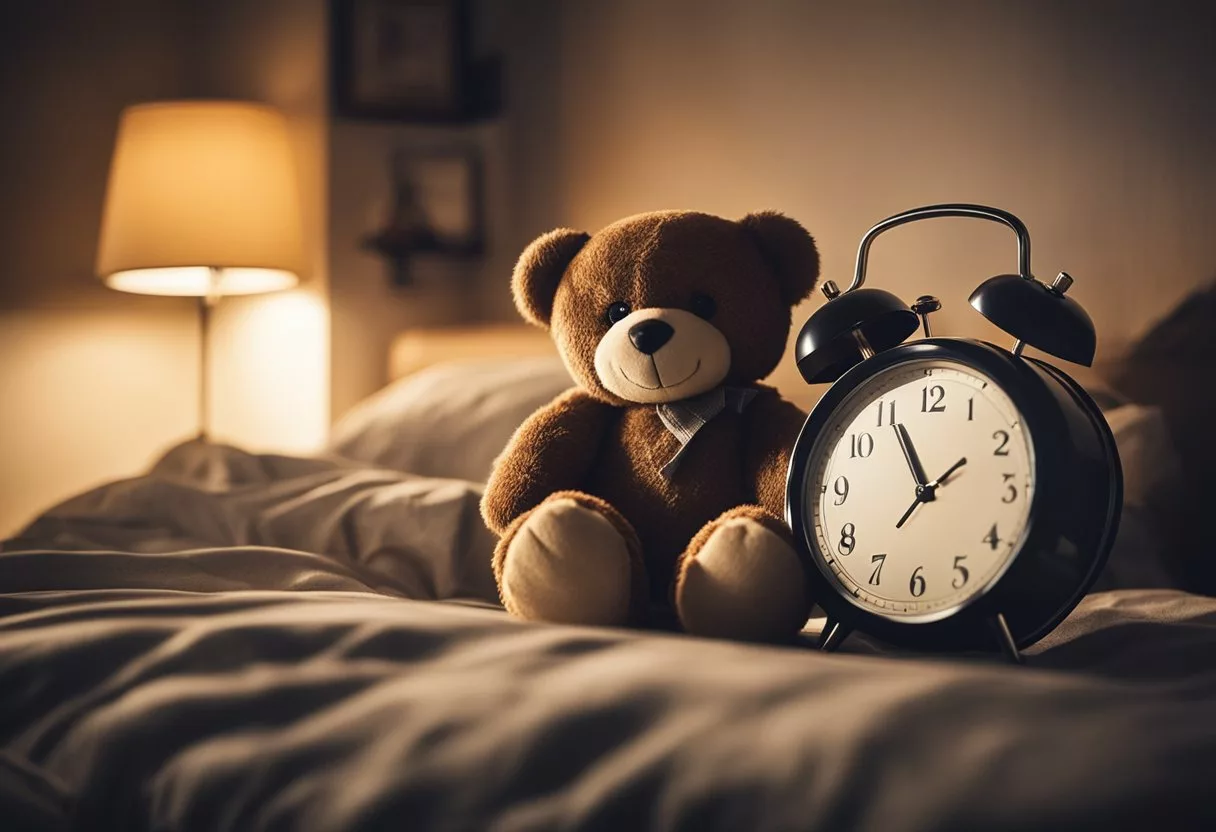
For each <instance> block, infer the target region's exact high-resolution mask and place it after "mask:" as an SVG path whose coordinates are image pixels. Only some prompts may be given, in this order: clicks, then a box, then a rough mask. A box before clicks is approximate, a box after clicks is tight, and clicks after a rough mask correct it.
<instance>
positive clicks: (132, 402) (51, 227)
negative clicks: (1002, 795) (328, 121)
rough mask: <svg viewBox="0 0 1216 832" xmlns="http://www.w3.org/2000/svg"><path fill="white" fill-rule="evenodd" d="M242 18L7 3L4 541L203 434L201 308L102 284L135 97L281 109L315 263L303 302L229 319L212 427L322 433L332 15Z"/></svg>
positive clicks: (237, 7)
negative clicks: (117, 159)
mask: <svg viewBox="0 0 1216 832" xmlns="http://www.w3.org/2000/svg"><path fill="white" fill-rule="evenodd" d="M243 5H244V4H240V3H237V2H225V3H221V4H215V3H204V2H203V0H194V2H192V3H187V2H182V3H164V2H161V0H114V2H109V3H106V4H100V3H95V2H92V1H91V0H44V2H40V3H6V4H4V5H3V8H2V9H0V111H2V112H3V113H4V125H3V127H2V128H0V182H3V188H0V209H2V210H0V215H3V217H4V221H3V222H0V400H2V401H3V403H4V405H5V406H4V407H0V537H3V536H5V535H6V534H7V533H9V532H12V531H15V530H16V528H17V527H19V526H20V525H21V524H22V523H24V522H25V521H26V520H28V519H29V518H30V517H31V516H32V515H33V513H34V512H36V511H38V510H40V509H42V508H45V507H46V506H47V505H49V504H51V503H53V502H55V501H57V500H59V499H62V498H64V497H66V496H69V495H70V494H72V493H74V492H77V491H79V490H81V489H83V488H87V487H90V486H92V485H94V484H97V483H99V482H101V481H104V480H108V479H113V478H116V477H120V476H126V475H130V474H134V473H137V472H138V471H140V470H142V469H143V468H145V467H146V466H147V465H148V463H149V462H151V461H152V460H153V459H155V457H156V456H158V455H159V454H160V453H161V452H163V451H164V450H165V449H167V448H168V447H169V446H171V445H172V444H174V443H176V442H178V441H180V440H181V439H182V438H184V437H188V436H190V435H192V434H193V433H194V431H195V430H196V429H197V422H196V413H197V399H196V396H197V378H196V376H195V374H194V373H195V367H196V366H197V361H198V356H197V331H196V329H195V326H196V323H195V312H194V306H193V305H192V304H191V302H189V301H185V300H181V299H173V298H153V297H141V296H136V295H126V294H121V293H118V292H113V291H110V290H108V289H105V288H104V287H102V286H101V284H100V283H99V282H98V281H97V280H96V278H95V276H94V273H93V259H94V255H95V251H96V244H97V233H98V228H99V223H100V218H101V217H100V215H101V205H102V200H103V195H104V189H105V179H106V174H107V170H108V165H109V157H110V153H111V150H112V148H113V141H114V132H115V129H116V127H117V124H118V115H119V113H120V111H121V109H122V108H123V107H124V106H126V105H127V104H129V103H133V102H136V101H143V100H152V99H159V98H173V97H180V96H183V95H196V94H206V95H227V96H241V95H249V96H252V97H257V98H261V99H262V100H265V101H268V102H270V103H273V104H277V105H280V106H283V107H284V108H285V109H286V110H287V111H288V114H289V116H290V117H291V119H292V123H293V125H294V127H295V135H296V138H297V149H298V150H299V156H300V163H301V168H302V172H303V176H304V183H303V184H304V187H303V191H304V195H305V209H306V219H307V222H308V224H309V229H310V232H311V234H312V238H313V240H315V247H314V251H313V252H312V256H313V259H314V263H315V264H316V268H314V270H313V273H312V274H310V275H308V278H309V280H310V284H309V286H310V288H309V289H306V290H305V291H303V292H300V293H296V294H295V295H288V296H283V297H281V298H275V299H273V300H272V301H268V302H266V303H263V302H262V300H261V299H257V300H252V301H249V302H245V301H234V302H232V303H228V302H225V303H224V304H223V305H222V306H221V309H220V313H219V315H218V317H217V320H216V331H215V336H216V341H215V343H216V346H217V350H216V355H215V372H216V380H217V381H219V382H221V383H220V384H218V385H217V389H216V390H215V399H216V401H215V406H216V407H215V414H214V422H215V428H216V433H217V435H218V436H219V437H221V438H224V437H227V438H231V439H234V440H235V441H237V442H239V443H241V444H245V445H251V446H254V447H258V446H262V447H281V448H285V449H288V450H303V449H306V448H309V447H315V446H316V445H317V444H318V443H319V442H320V441H321V438H322V437H323V436H324V432H325V428H326V424H327V417H328V407H327V405H328V402H327V399H328V388H327V386H326V385H327V374H326V372H325V366H324V365H325V358H326V352H327V345H326V336H327V332H328V322H327V320H326V319H325V312H324V306H323V300H322V295H321V293H322V292H323V291H324V289H323V286H324V265H325V257H324V239H325V234H324V215H325V205H326V198H325V193H324V181H325V167H324V163H323V160H324V155H325V141H324V137H325V132H326V127H325V123H324V112H325V98H324V96H325V85H324V77H323V71H322V66H323V60H324V58H323V52H322V51H321V46H322V44H323V41H324V25H325V24H324V8H325V4H324V2H323V0H302V1H301V2H288V1H287V0H281V1H280V2H263V3H259V4H250V5H256V9H255V10H246V9H244V8H243ZM221 7H222V8H221Z"/></svg>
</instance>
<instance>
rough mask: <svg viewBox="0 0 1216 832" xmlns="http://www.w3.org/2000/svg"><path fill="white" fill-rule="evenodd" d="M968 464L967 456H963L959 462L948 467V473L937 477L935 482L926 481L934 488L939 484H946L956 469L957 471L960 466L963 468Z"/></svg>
mask: <svg viewBox="0 0 1216 832" xmlns="http://www.w3.org/2000/svg"><path fill="white" fill-rule="evenodd" d="M966 464H967V457H963V458H962V459H960V460H959V461H958V462H956V463H954V464H953V465H951V466H950V467H949V468H947V469H946V473H944V474H942V475H941V476H940V477H938V478H937V479H935V480H934V481H933V482H930V483H926V485H931V486H933V487H934V488H937V486H939V485H945V484H946V480H948V479H950V475H951V474H953V473H954V472H955V471H957V470H958V469H959V468H962V467H963V466H964V465H966Z"/></svg>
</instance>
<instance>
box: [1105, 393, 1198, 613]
mask: <svg viewBox="0 0 1216 832" xmlns="http://www.w3.org/2000/svg"><path fill="white" fill-rule="evenodd" d="M1104 415H1105V416H1106V421H1107V424H1109V425H1110V429H1111V433H1113V434H1114V437H1115V444H1116V445H1117V446H1118V448H1119V459H1120V461H1121V462H1122V464H1123V516H1122V519H1121V520H1120V523H1119V534H1118V535H1117V536H1116V538H1115V544H1114V547H1113V548H1112V549H1111V553H1110V560H1109V561H1108V562H1107V564H1106V569H1105V570H1103V573H1102V575H1101V577H1100V578H1099V580H1098V582H1097V584H1096V585H1095V587H1094V589H1095V590H1105V589H1125V588H1146V587H1174V586H1177V585H1178V578H1177V576H1176V575H1175V572H1176V571H1177V570H1176V568H1175V566H1174V565H1173V564H1172V563H1171V562H1170V558H1169V552H1168V551H1167V549H1168V547H1167V546H1166V545H1165V542H1166V541H1168V540H1169V539H1170V536H1169V535H1168V534H1167V533H1166V527H1167V524H1168V522H1169V511H1168V508H1169V506H1170V505H1171V504H1172V503H1173V502H1174V501H1176V500H1177V499H1178V498H1179V489H1180V488H1181V487H1182V480H1181V472H1182V464H1181V459H1180V458H1179V456H1178V452H1177V451H1176V450H1175V448H1174V443H1173V441H1172V440H1171V439H1170V435H1169V430H1168V429H1167V427H1166V424H1165V417H1164V414H1163V413H1162V412H1161V410H1160V408H1157V407H1149V406H1145V405H1139V404H1124V405H1120V406H1118V407H1115V408H1113V409H1111V410H1107V411H1106V412H1105V414H1104Z"/></svg>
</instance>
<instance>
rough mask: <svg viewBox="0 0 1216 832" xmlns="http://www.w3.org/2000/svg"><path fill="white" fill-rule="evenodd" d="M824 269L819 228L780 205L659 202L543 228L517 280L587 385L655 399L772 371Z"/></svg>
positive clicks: (629, 398)
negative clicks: (662, 205)
mask: <svg viewBox="0 0 1216 832" xmlns="http://www.w3.org/2000/svg"><path fill="white" fill-rule="evenodd" d="M818 276H819V254H818V251H817V250H816V248H815V242H814V240H813V239H812V238H811V235H810V234H808V233H807V232H806V229H804V228H803V227H802V226H801V225H799V224H798V223H797V222H795V221H794V220H792V219H789V218H788V217H785V216H782V215H781V214H778V213H775V212H762V213H757V214H748V215H747V216H746V217H744V218H743V219H741V220H738V221H737V222H736V221H732V220H727V219H723V218H721V217H715V216H710V215H709V214H700V213H694V212H688V211H658V212H654V213H648V214H639V215H637V216H633V217H628V218H626V219H623V220H620V221H619V222H616V223H613V224H612V225H610V226H608V227H607V228H604V229H603V230H601V231H600V232H599V233H597V234H594V235H591V234H586V233H584V232H581V231H572V230H570V229H564V228H563V229H558V230H556V231H551V232H549V233H548V234H545V235H543V236H542V237H540V238H538V239H537V240H535V241H534V242H533V243H532V244H531V245H529V246H528V248H527V249H526V250H525V251H524V253H523V254H522V255H521V256H520V259H519V262H518V264H517V265H516V267H515V273H514V275H513V277H512V291H513V293H514V296H515V305H516V307H517V308H518V309H519V311H520V314H521V315H523V317H524V318H525V319H527V320H528V321H529V322H531V323H533V324H536V325H537V326H541V327H547V328H548V329H549V331H550V332H551V334H552V336H553V339H554V341H555V342H556V343H557V347H558V351H559V352H560V354H561V356H562V359H563V361H564V362H565V364H566V367H567V368H568V369H569V371H570V373H571V375H572V376H573V377H574V378H575V380H576V381H578V382H579V383H580V384H581V385H582V386H583V387H584V388H585V389H586V390H587V391H588V392H589V393H591V394H592V395H593V396H595V397H596V398H598V399H600V400H602V401H606V402H609V403H611V404H615V405H625V404H630V403H644V404H657V403H661V402H671V401H677V400H680V399H685V398H688V397H690V396H695V395H698V394H700V393H704V392H706V391H708V390H711V389H713V388H714V387H717V386H718V385H720V384H726V385H745V384H748V383H750V382H754V381H757V380H759V379H762V378H764V377H765V376H767V375H768V374H769V373H770V372H772V370H773V368H775V367H776V366H777V362H778V361H780V360H781V356H782V354H783V353H784V351H785V345H786V340H787V338H788V336H789V328H790V311H791V310H792V309H793V307H794V306H795V305H797V303H798V302H799V301H801V300H802V299H803V298H805V297H806V296H807V295H808V294H810V291H811V289H812V288H814V285H815V280H816V278H817V277H818Z"/></svg>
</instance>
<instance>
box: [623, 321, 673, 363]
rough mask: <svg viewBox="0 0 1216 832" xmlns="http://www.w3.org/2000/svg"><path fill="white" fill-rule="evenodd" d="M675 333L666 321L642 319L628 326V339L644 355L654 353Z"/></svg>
mask: <svg viewBox="0 0 1216 832" xmlns="http://www.w3.org/2000/svg"><path fill="white" fill-rule="evenodd" d="M675 334H676V331H675V330H674V329H672V328H671V324H669V323H667V322H666V321H642V322H641V323H640V324H634V325H633V326H632V327H630V328H629V340H630V341H632V342H633V345H634V346H635V347H637V348H638V352H640V353H644V354H645V355H654V354H655V353H656V352H658V351H659V348H660V347H662V346H663V345H664V344H666V343H667V342H668V341H670V340H671V336H673V335H675Z"/></svg>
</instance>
